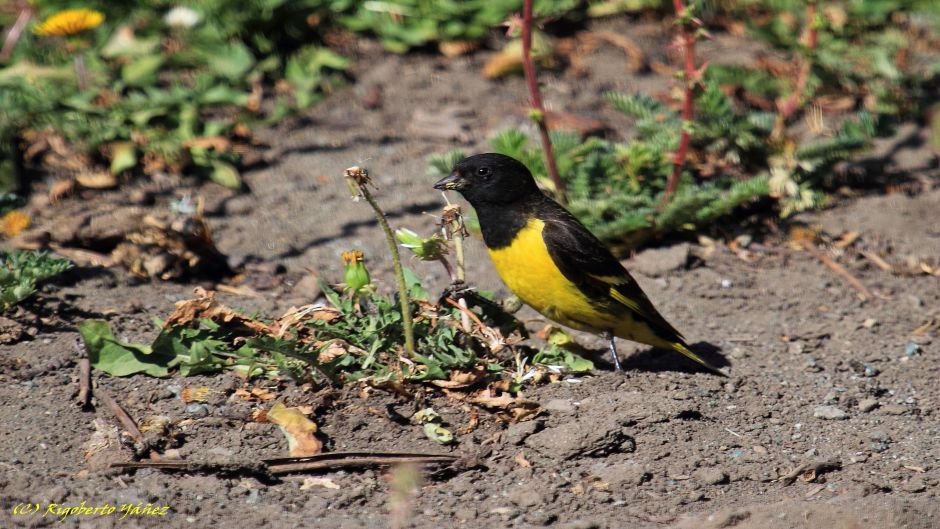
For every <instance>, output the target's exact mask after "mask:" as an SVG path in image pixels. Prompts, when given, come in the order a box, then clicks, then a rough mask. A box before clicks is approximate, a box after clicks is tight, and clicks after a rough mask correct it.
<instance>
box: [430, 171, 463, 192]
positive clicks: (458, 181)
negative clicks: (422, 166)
mask: <svg viewBox="0 0 940 529" xmlns="http://www.w3.org/2000/svg"><path fill="white" fill-rule="evenodd" d="M465 183H466V180H464V179H463V177H461V176H460V173H458V172H457V171H454V172H453V173H450V174H449V175H447V176H445V177H444V178H441V179H440V180H438V181H437V183H436V184H434V189H440V190H441V191H447V190H454V191H460V190H461V189H463V188H464V184H465Z"/></svg>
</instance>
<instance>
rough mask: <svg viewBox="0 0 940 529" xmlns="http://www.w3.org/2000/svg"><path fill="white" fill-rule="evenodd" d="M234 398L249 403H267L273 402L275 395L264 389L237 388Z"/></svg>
mask: <svg viewBox="0 0 940 529" xmlns="http://www.w3.org/2000/svg"><path fill="white" fill-rule="evenodd" d="M235 396H237V397H239V398H242V399H245V400H247V401H250V402H267V401H269V400H274V399H275V398H276V397H277V393H275V392H273V391H271V390H270V389H265V388H251V390H247V389H244V388H238V389H236V390H235Z"/></svg>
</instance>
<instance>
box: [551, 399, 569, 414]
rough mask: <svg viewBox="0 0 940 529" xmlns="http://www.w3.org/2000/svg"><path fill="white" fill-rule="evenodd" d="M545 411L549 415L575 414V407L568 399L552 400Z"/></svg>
mask: <svg viewBox="0 0 940 529" xmlns="http://www.w3.org/2000/svg"><path fill="white" fill-rule="evenodd" d="M544 408H545V410H546V411H548V412H549V413H574V411H575V405H574V403H573V402H571V401H570V400H568V399H552V400H550V401H548V402H546V403H545V406H544Z"/></svg>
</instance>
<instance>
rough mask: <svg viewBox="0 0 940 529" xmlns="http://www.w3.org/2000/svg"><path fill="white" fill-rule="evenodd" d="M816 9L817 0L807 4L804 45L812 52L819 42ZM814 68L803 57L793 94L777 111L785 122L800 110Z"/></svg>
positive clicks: (781, 103)
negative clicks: (801, 99)
mask: <svg viewBox="0 0 940 529" xmlns="http://www.w3.org/2000/svg"><path fill="white" fill-rule="evenodd" d="M816 9H817V8H816V1H815V0H810V2H809V3H807V4H806V24H807V27H806V36H805V37H804V43H805V44H806V49H807V50H808V51H810V52H812V51H813V50H815V49H816V45H817V43H818V41H819V32H818V31H817V29H816ZM812 66H813V63H812V60H810V58H809V57H803V65H802V66H801V67H800V73H799V75H798V76H797V78H796V85H795V86H794V87H793V93H791V94H790V96H789V97H788V98H787V99H786V100H784V101H782V102H778V103H777V109H778V111H779V112H780V115H781V116H782V117H783V119H784V120H786V119H789V118H790V117H791V116H793V113H794V112H796V110H797V109H798V108H800V98H801V97H802V96H803V92H804V91H806V83H807V82H809V74H810V71H811V70H812Z"/></svg>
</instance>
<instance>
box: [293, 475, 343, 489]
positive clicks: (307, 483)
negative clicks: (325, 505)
mask: <svg viewBox="0 0 940 529" xmlns="http://www.w3.org/2000/svg"><path fill="white" fill-rule="evenodd" d="M314 487H323V488H325V489H339V485H337V484H336V483H333V480H332V479H330V478H315V477H309V476H308V477H306V478H304V482H303V483H302V484H301V485H300V490H310V489H312V488H314Z"/></svg>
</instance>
